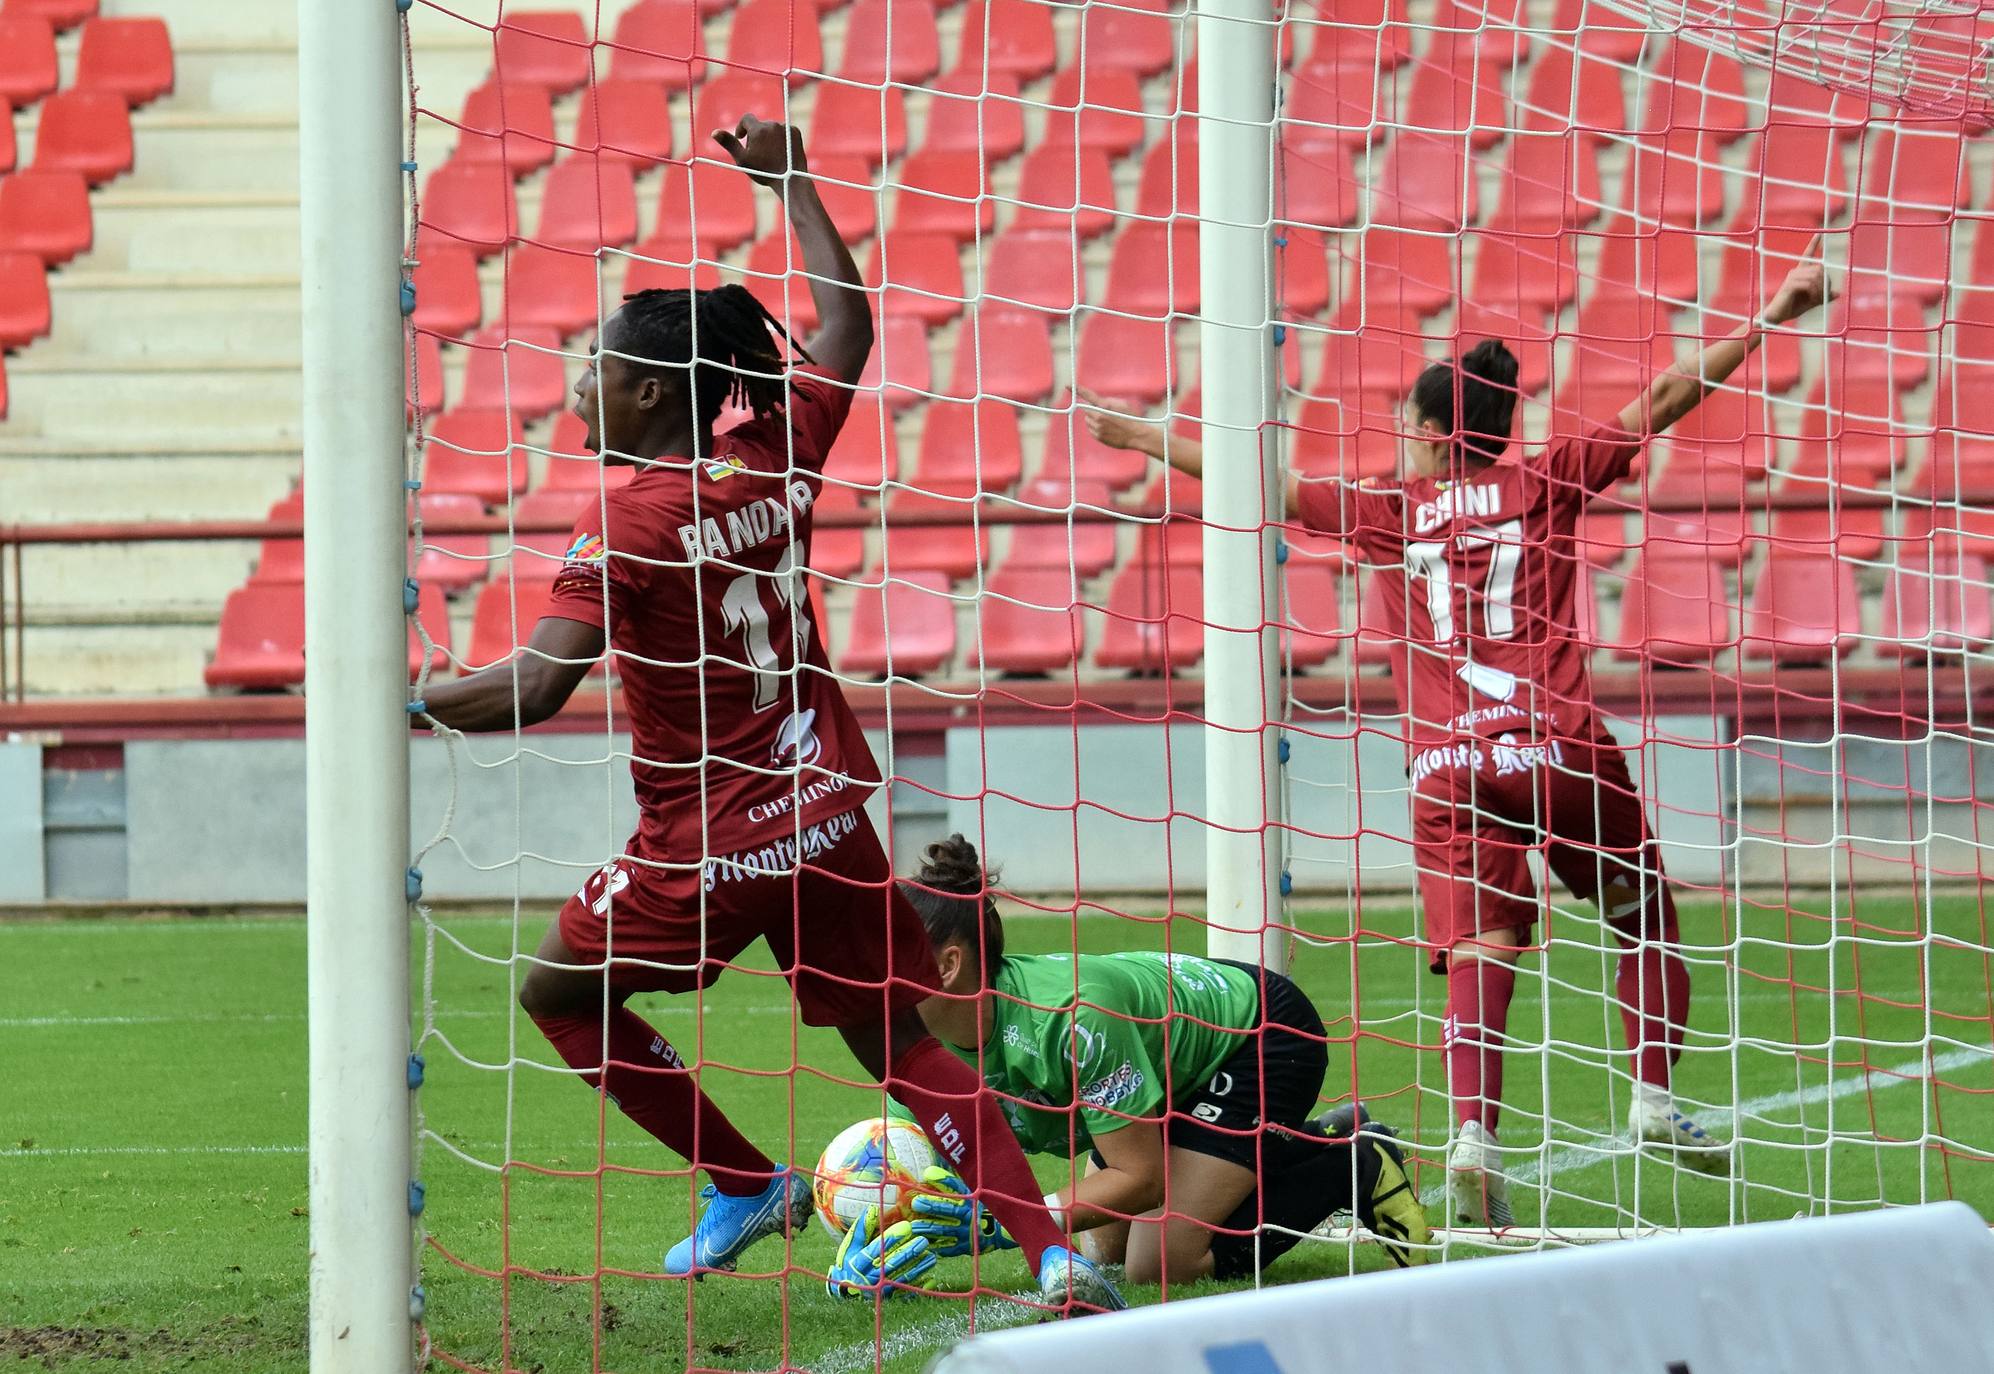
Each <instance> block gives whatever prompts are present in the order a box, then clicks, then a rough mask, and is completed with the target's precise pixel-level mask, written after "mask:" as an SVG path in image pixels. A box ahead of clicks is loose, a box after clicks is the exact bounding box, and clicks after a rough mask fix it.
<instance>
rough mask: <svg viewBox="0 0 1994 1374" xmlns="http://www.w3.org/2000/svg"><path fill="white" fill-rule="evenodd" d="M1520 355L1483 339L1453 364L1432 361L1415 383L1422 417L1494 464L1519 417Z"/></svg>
mask: <svg viewBox="0 0 1994 1374" xmlns="http://www.w3.org/2000/svg"><path fill="white" fill-rule="evenodd" d="M1516 373H1517V363H1516V355H1515V354H1514V353H1512V352H1510V351H1509V346H1508V345H1507V344H1505V343H1503V342H1502V340H1500V339H1483V340H1482V341H1481V342H1480V343H1478V344H1476V345H1475V346H1474V347H1473V348H1471V349H1469V350H1468V351H1467V352H1466V353H1463V354H1462V355H1461V361H1460V363H1459V365H1458V366H1457V365H1456V364H1454V363H1434V364H1432V365H1430V366H1429V367H1427V369H1426V370H1425V371H1423V372H1421V373H1420V374H1419V380H1418V381H1416V382H1414V383H1413V384H1412V404H1413V408H1414V409H1415V410H1417V411H1418V412H1419V414H1420V416H1421V418H1423V419H1427V420H1431V421H1432V422H1433V423H1434V424H1435V425H1436V426H1438V427H1439V429H1440V432H1441V433H1443V434H1445V435H1447V436H1449V437H1450V438H1452V439H1453V440H1454V441H1456V442H1457V443H1459V444H1460V446H1461V447H1462V448H1464V449H1466V450H1467V452H1468V456H1470V457H1473V458H1479V459H1482V460H1483V461H1485V462H1494V461H1495V460H1496V459H1498V458H1500V457H1502V455H1503V451H1504V450H1505V449H1507V448H1508V447H1509V432H1510V427H1511V425H1512V423H1513V422H1514V420H1515V417H1516Z"/></svg>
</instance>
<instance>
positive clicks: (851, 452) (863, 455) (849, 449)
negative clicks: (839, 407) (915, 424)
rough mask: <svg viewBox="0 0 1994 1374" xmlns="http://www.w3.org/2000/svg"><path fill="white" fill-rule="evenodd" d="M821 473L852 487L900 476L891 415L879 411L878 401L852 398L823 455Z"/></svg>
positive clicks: (867, 485)
mask: <svg viewBox="0 0 1994 1374" xmlns="http://www.w3.org/2000/svg"><path fill="white" fill-rule="evenodd" d="M824 475H825V476H826V477H829V478H833V479H835V480H836V481H839V482H843V483H845V484H847V485H848V486H855V487H881V486H884V485H885V484H886V483H887V482H889V481H893V480H895V479H897V478H898V477H899V476H900V440H899V436H898V434H897V433H896V431H895V430H894V428H893V416H892V415H891V414H890V413H888V414H882V413H881V411H880V405H879V402H878V401H876V400H874V399H873V398H872V397H870V396H859V397H856V398H855V399H854V400H853V401H852V409H851V414H850V415H849V416H847V417H846V419H845V426H844V428H843V429H841V430H839V431H838V437H837V438H836V439H835V440H833V441H832V443H831V451H830V453H828V454H826V455H825V457H824Z"/></svg>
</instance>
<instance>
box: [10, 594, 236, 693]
mask: <svg viewBox="0 0 1994 1374" xmlns="http://www.w3.org/2000/svg"><path fill="white" fill-rule="evenodd" d="M218 614H219V613H218ZM214 648H215V622H214V621H212V620H210V621H206V622H203V623H200V624H175V625H89V626H76V625H30V626H28V627H27V628H26V630H25V631H24V633H23V651H24V657H25V659H26V664H27V671H26V683H27V690H28V694H29V695H30V696H36V695H45V696H112V695H150V696H191V695H196V694H199V693H200V692H201V691H202V690H203V688H202V686H201V670H202V669H203V668H205V667H207V665H208V659H209V658H210V657H212V656H213V654H214Z"/></svg>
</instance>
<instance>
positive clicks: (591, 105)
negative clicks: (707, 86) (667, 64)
mask: <svg viewBox="0 0 1994 1374" xmlns="http://www.w3.org/2000/svg"><path fill="white" fill-rule="evenodd" d="M637 12H638V11H636V10H630V11H628V12H627V13H626V14H625V15H624V17H625V18H626V19H627V18H628V17H629V16H630V15H631V14H635V13H637ZM674 143H675V139H674V135H673V130H672V117H671V104H670V102H668V101H667V100H666V99H665V91H664V88H663V86H662V85H661V84H660V83H658V82H656V81H639V80H633V79H630V78H626V77H618V78H616V79H614V80H610V81H597V82H593V83H591V84H590V85H589V87H588V88H587V89H586V90H584V91H583V92H582V108H581V113H580V114H579V115H577V116H576V119H575V146H576V147H577V148H578V149H580V150H581V151H582V152H584V153H589V152H593V153H596V154H597V155H598V156H600V157H601V158H602V160H603V161H604V162H609V161H612V160H615V161H621V162H627V163H629V164H630V165H631V166H632V167H633V168H635V169H636V171H637V172H638V173H639V174H640V175H641V174H642V173H644V172H646V171H648V170H650V169H651V168H652V167H655V166H657V165H658V164H660V163H663V162H668V161H670V160H671V156H672V150H673V147H674Z"/></svg>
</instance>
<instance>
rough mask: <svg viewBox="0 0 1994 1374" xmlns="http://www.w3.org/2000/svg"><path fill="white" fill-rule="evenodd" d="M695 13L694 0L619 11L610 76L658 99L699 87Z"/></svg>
mask: <svg viewBox="0 0 1994 1374" xmlns="http://www.w3.org/2000/svg"><path fill="white" fill-rule="evenodd" d="M700 10H701V6H700V5H698V4H696V3H694V0H639V3H638V4H635V5H632V6H631V7H630V8H629V9H627V10H625V11H623V15H622V17H621V18H619V19H618V20H617V21H616V37H615V40H614V44H613V47H612V50H611V56H610V59H609V74H610V76H611V77H613V78H615V79H616V80H617V81H619V82H621V81H629V82H631V83H634V84H636V85H641V86H648V87H650V88H651V89H653V90H655V91H657V92H658V94H659V95H660V96H662V95H664V94H665V93H667V92H670V91H682V90H687V89H690V88H691V87H693V86H696V85H698V84H699V82H700V81H701V79H703V78H704V77H705V75H706V58H705V51H706V38H705V35H704V33H703V32H702V30H701V27H700Z"/></svg>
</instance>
